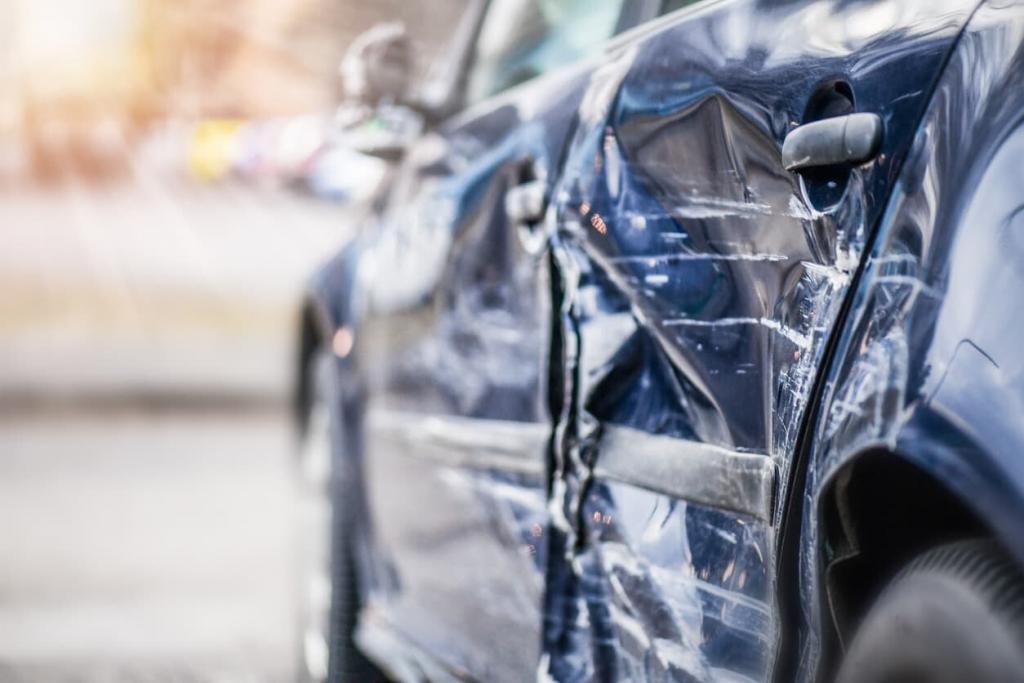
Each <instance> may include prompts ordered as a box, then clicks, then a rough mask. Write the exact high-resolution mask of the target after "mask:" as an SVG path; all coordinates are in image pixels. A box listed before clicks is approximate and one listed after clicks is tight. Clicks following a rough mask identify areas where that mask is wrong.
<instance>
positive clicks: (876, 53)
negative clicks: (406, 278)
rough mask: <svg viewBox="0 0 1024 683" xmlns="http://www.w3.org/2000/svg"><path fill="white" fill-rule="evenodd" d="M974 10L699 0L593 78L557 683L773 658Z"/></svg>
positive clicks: (580, 230)
mask: <svg viewBox="0 0 1024 683" xmlns="http://www.w3.org/2000/svg"><path fill="white" fill-rule="evenodd" d="M972 9H973V3H971V2H932V1H930V0H929V1H928V2H924V1H918V0H900V1H898V2H896V1H892V0H866V1H858V2H854V1H845V0H815V1H792V2H779V1H775V2H769V1H760V2H759V1H757V0H726V1H724V2H713V3H700V4H698V5H696V6H693V7H690V8H687V9H684V10H681V11H680V12H678V13H675V14H672V15H669V16H667V17H665V18H664V19H662V20H661V21H660V23H658V24H657V25H654V26H652V27H651V28H650V29H649V30H647V31H643V32H641V34H637V35H634V37H633V38H632V39H631V40H627V41H625V42H624V43H623V44H621V45H620V46H619V47H618V48H617V50H616V51H615V52H614V53H613V54H611V55H609V58H608V60H607V61H606V63H605V64H604V66H603V67H602V68H601V69H599V70H598V71H596V72H595V73H594V74H593V76H592V78H591V82H590V86H589V88H588V93H587V96H586V97H585V98H584V100H583V106H582V107H581V110H580V126H579V129H578V131H577V133H576V135H575V138H574V140H573V143H572V147H571V149H570V152H569V155H568V157H567V161H566V163H565V168H564V169H563V175H562V181H561V183H560V185H559V187H558V190H557V191H556V193H555V197H556V207H555V210H556V212H557V215H558V224H559V225H558V233H557V236H556V238H555V242H556V250H555V251H556V254H557V259H558V272H559V273H560V277H561V279H562V283H561V287H560V289H561V291H562V293H563V296H562V300H561V301H560V302H559V310H560V312H561V315H562V328H563V330H564V339H565V342H564V345H563V348H562V349H561V352H560V353H561V355H562V357H561V359H560V362H561V363H563V364H564V367H565V368H566V376H567V377H568V378H569V379H568V383H569V385H570V389H569V390H567V391H566V392H565V395H564V400H563V401H562V405H561V409H560V414H559V415H558V416H557V422H558V427H557V430H556V434H557V435H558V438H557V439H556V443H555V462H556V474H555V480H556V485H555V487H554V495H555V500H554V501H553V502H554V505H553V506H552V507H553V509H555V510H557V511H558V515H557V516H556V519H555V520H554V522H553V524H552V527H553V529H554V530H555V531H556V532H557V533H558V534H560V537H559V539H558V543H557V544H556V547H553V548H552V557H564V558H565V559H564V561H562V562H551V563H550V564H549V570H548V575H547V581H548V586H547V590H548V600H547V604H546V610H547V614H546V617H547V622H546V623H547V625H548V627H547V629H546V633H545V642H544V651H545V655H546V659H545V661H546V663H547V668H548V673H549V674H550V675H551V676H552V677H553V678H555V679H556V680H679V681H682V680H686V681H689V680H762V679H764V678H765V677H767V676H768V675H769V673H770V670H771V667H772V662H773V658H774V656H775V652H776V647H777V644H778V636H779V629H780V624H781V622H780V616H779V612H778V608H777V606H776V604H775V597H776V594H777V588H778V586H777V585H776V580H775V566H776V561H777V557H778V552H777V543H778V538H779V530H780V526H779V525H780V520H781V518H782V514H781V513H782V510H783V509H784V507H785V504H786V501H787V496H789V495H791V494H792V495H800V492H799V491H798V490H797V491H793V492H791V490H790V488H789V481H790V475H791V469H792V466H793V458H794V453H795V451H796V447H797V442H798V438H799V434H800V429H801V424H802V422H803V419H804V415H805V413H806V412H807V410H808V402H809V400H810V398H811V395H812V387H813V386H814V382H815V380H816V378H817V376H818V372H819V369H820V367H821V365H822V360H823V358H824V355H825V351H826V346H827V343H828V340H829V337H830V335H831V334H832V333H833V332H834V328H835V324H836V321H837V319H838V317H839V313H840V310H841V308H842V306H843V301H844V297H845V296H846V294H847V292H848V291H849V287H850V283H851V280H852V278H853V277H854V276H855V274H856V271H857V268H858V266H859V264H860V262H861V258H862V256H863V255H864V254H865V252H866V249H867V247H868V245H869V242H870V239H871V234H872V229H873V226H874V225H875V224H876V222H877V221H878V220H879V219H880V217H881V216H882V213H883V208H884V205H885V202H886V199H887V196H888V194H889V191H890V190H891V189H892V181H893V179H894V177H895V175H896V172H897V170H898V168H899V165H900V162H901V160H902V159H903V157H904V156H905V154H906V152H907V146H908V144H909V141H910V139H911V137H912V135H913V132H914V131H915V128H916V126H917V123H918V121H919V119H920V116H921V113H922V111H923V109H924V107H925V105H926V102H927V100H928V98H929V96H930V92H931V87H932V84H933V83H934V81H935V79H936V77H937V75H938V73H939V71H940V70H941V68H942V66H943V64H944V59H945V57H946V55H947V54H948V52H949V50H950V49H951V46H952V44H953V42H954V41H955V39H956V36H957V34H958V31H959V29H960V28H961V27H962V26H963V24H964V23H965V21H966V19H967V18H968V16H969V15H970V12H971V10H972ZM850 116H854V117H855V118H854V119H849V118H847V119H843V120H844V121H854V120H856V121H859V122H867V125H869V126H874V125H875V124H877V125H878V128H877V131H876V132H877V137H876V138H875V139H873V140H870V141H868V142H871V145H870V146H869V147H870V149H867V150H866V151H864V150H861V153H860V155H859V156H856V158H854V155H851V156H850V157H849V158H839V161H838V163H837V162H836V158H835V157H829V156H828V154H826V153H824V152H821V151H820V150H818V149H817V148H816V149H815V150H812V151H813V154H812V155H811V156H810V157H808V158H803V157H801V159H798V160H797V161H798V162H799V163H796V162H793V160H792V159H790V161H788V162H785V165H789V166H790V168H793V169H794V171H795V172H794V171H791V170H787V168H786V167H785V165H784V158H786V157H787V154H784V148H786V146H787V144H789V145H790V149H789V152H790V153H791V152H792V146H793V140H796V139H797V138H798V137H800V136H803V137H804V138H805V139H804V141H803V143H802V144H806V143H807V139H806V138H807V135H806V134H801V133H798V131H800V130H801V128H803V127H805V126H806V125H807V124H810V123H814V122H816V121H822V120H826V119H833V118H838V117H850ZM833 124H834V122H833V123H829V124H826V126H825V127H826V128H827V127H832V128H835V127H836V126H834V125H833ZM851 125H852V124H851ZM857 125H860V124H859V123H858V124H857ZM844 127H847V126H845V123H844V125H843V126H839V129H840V130H839V131H838V132H835V131H833V133H832V135H840V136H841V135H842V134H843V130H842V129H843V128H844ZM805 130H806V129H805ZM793 136H797V137H793ZM787 138H789V139H790V143H787V142H786V141H787ZM841 140H842V138H841V137H840V141H841ZM825 142H826V143H827V144H826V146H827V145H831V144H833V143H835V139H834V138H833V139H829V140H826V141H825ZM865 155H867V156H866V158H865ZM789 156H792V154H790V155H789ZM804 654H805V656H807V657H811V658H813V644H812V647H811V648H810V649H809V650H808V651H807V652H805V653H804Z"/></svg>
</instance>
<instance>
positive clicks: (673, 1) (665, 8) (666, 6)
mask: <svg viewBox="0 0 1024 683" xmlns="http://www.w3.org/2000/svg"><path fill="white" fill-rule="evenodd" d="M698 2H701V0H664V2H662V3H661V12H659V15H660V14H668V13H669V12H675V11H676V10H677V9H682V8H683V7H686V6H687V5H693V4H696V3H698Z"/></svg>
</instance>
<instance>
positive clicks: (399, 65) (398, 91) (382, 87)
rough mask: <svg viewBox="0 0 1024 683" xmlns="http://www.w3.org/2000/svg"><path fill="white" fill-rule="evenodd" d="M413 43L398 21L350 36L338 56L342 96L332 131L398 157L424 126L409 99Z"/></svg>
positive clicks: (360, 146)
mask: <svg viewBox="0 0 1024 683" xmlns="http://www.w3.org/2000/svg"><path fill="white" fill-rule="evenodd" d="M413 61H414V60H413V48H412V43H411V41H410V39H409V35H408V33H407V32H406V30H405V27H404V26H403V25H402V24H400V23H388V24H378V25H377V26H374V27H373V28H371V29H370V30H369V31H366V32H365V33H363V34H362V35H360V36H359V37H357V38H356V39H355V41H353V43H352V45H351V47H349V49H348V51H347V52H346V54H345V58H344V59H343V60H342V62H341V67H340V69H339V71H340V72H341V77H342V85H343V91H344V93H345V102H344V103H343V104H342V105H341V107H339V109H338V114H337V116H336V117H335V129H334V137H335V138H336V139H338V140H339V141H344V144H346V145H348V146H349V147H351V148H352V149H354V150H356V151H358V152H361V153H363V154H367V155H370V156H375V157H379V158H382V159H386V160H389V161H393V160H396V159H398V158H401V156H402V155H403V154H404V153H405V150H406V149H407V148H408V146H409V145H410V144H411V143H412V142H413V141H415V140H416V138H417V137H418V136H419V134H420V133H421V132H422V130H423V125H424V117H423V115H422V113H421V112H419V111H418V109H417V108H416V106H415V105H414V104H413V99H414V98H413V96H412V95H411V93H410V90H411V83H412V80H413Z"/></svg>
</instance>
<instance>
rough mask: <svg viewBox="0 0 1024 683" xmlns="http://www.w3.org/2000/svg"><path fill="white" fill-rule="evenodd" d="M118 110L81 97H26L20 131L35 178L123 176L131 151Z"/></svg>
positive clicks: (112, 103) (119, 106)
mask: <svg viewBox="0 0 1024 683" xmlns="http://www.w3.org/2000/svg"><path fill="white" fill-rule="evenodd" d="M122 109H123V107H121V105H119V104H118V103H115V102H106V101H103V100H102V99H97V98H94V97H88V96H85V95H75V94H70V95H64V96H62V97H49V98H42V97H39V98H33V97H31V96H26V101H25V103H24V104H23V122H22V132H23V136H24V140H25V141H26V145H27V147H28V150H29V159H30V163H31V166H32V171H33V174H34V175H35V177H36V178H37V179H39V180H44V181H46V180H52V179H55V178H57V177H58V176H60V175H62V174H64V173H68V172H77V173H79V174H81V175H83V176H84V177H86V178H90V179H93V180H96V179H103V178H107V177H110V176H113V175H117V174H120V173H123V172H124V171H125V170H126V169H127V167H128V153H129V150H130V146H129V130H128V127H129V126H128V121H127V120H126V119H125V118H124V117H123V115H122V111H121V110H122Z"/></svg>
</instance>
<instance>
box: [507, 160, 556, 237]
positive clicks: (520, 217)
mask: <svg viewBox="0 0 1024 683" xmlns="http://www.w3.org/2000/svg"><path fill="white" fill-rule="evenodd" d="M547 194H548V192H547V184H546V183H545V182H544V181H543V180H541V179H539V178H538V179H534V180H528V181H526V182H524V183H520V184H519V185H515V186H513V187H511V188H509V190H508V192H506V193H505V214H506V215H507V216H508V219H509V222H510V223H511V224H512V226H513V227H514V228H515V230H516V233H517V234H518V235H519V243H520V244H521V245H522V246H523V250H524V251H526V253H528V254H531V255H536V254H539V253H541V252H542V251H543V250H544V245H545V243H546V241H547V236H546V235H545V234H544V231H543V230H541V229H540V226H541V224H542V223H543V221H544V212H545V211H547V205H548V196H547Z"/></svg>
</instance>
